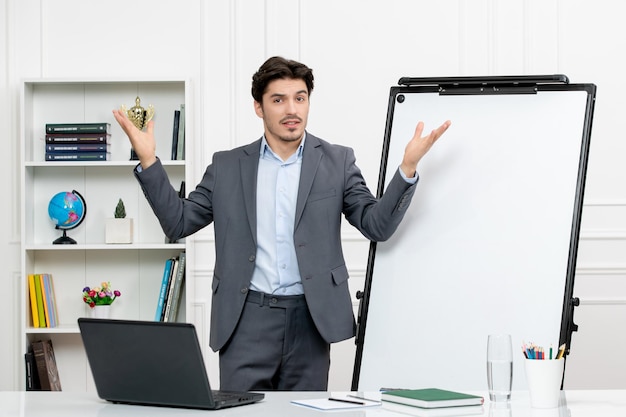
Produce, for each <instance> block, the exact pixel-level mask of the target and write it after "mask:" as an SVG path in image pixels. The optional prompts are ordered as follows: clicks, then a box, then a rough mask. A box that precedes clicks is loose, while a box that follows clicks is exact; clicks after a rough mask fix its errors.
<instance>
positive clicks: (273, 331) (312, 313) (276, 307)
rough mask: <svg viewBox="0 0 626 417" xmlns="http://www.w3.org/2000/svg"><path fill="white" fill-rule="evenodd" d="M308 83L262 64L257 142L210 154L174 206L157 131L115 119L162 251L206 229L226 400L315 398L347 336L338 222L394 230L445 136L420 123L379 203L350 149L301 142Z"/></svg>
mask: <svg viewBox="0 0 626 417" xmlns="http://www.w3.org/2000/svg"><path fill="white" fill-rule="evenodd" d="M312 90H313V72H312V70H311V69H310V68H308V67H307V66H305V65H304V64H301V63H299V62H295V61H290V60H286V59H284V58H281V57H272V58H270V59H268V60H267V61H266V62H265V63H264V64H263V65H262V66H261V67H260V68H259V70H258V71H257V72H256V73H255V74H254V76H253V78H252V96H253V98H254V107H255V112H256V114H257V115H258V116H259V117H260V118H261V119H263V126H264V135H263V136H262V137H261V138H260V139H258V140H257V141H255V142H253V143H251V144H249V145H246V146H242V147H239V148H236V149H232V150H230V151H225V152H217V153H215V154H214V155H213V161H212V163H211V165H210V166H209V167H208V168H207V169H206V172H205V174H204V177H203V179H202V181H201V182H200V183H199V184H198V185H197V186H196V189H195V190H194V191H192V192H191V193H189V196H188V197H187V198H180V197H179V196H178V194H177V192H176V190H175V189H174V188H173V187H172V186H171V184H170V182H169V179H168V177H167V174H166V173H165V170H164V169H163V167H162V165H161V163H160V161H159V159H158V158H157V157H156V154H155V142H154V136H153V129H154V124H153V122H150V123H149V124H148V127H147V129H146V131H145V132H143V131H139V130H138V129H137V128H135V127H134V126H133V125H132V123H131V122H130V121H129V120H128V118H127V117H126V115H125V114H124V113H123V112H121V111H119V110H114V111H113V113H114V116H115V118H116V120H117V121H118V123H119V124H120V125H121V126H122V128H123V129H124V131H125V132H126V134H127V135H128V137H129V139H130V141H131V145H132V147H133V149H134V150H135V152H136V154H137V156H138V157H139V165H138V166H137V167H136V169H135V176H136V178H137V179H138V181H139V183H140V184H141V187H142V188H143V190H144V193H145V195H146V198H147V200H148V202H149V204H150V205H151V207H152V209H153V210H154V213H155V214H156V216H157V217H158V219H159V221H160V224H161V226H162V228H163V230H164V232H165V234H166V235H167V236H168V237H169V238H170V239H174V240H176V239H179V238H182V237H184V236H188V235H190V234H192V233H194V232H196V231H198V230H200V229H202V228H203V227H205V226H207V225H208V224H210V223H211V222H213V224H214V231H215V250H216V260H215V272H214V277H213V285H212V290H213V297H212V306H211V333H210V345H211V348H212V349H214V350H215V351H217V350H219V352H220V389H222V390H320V391H325V390H326V389H327V385H328V371H329V366H330V344H331V343H333V342H338V341H341V340H344V339H348V338H350V337H353V336H354V335H355V327H356V326H355V320H354V315H353V312H352V302H351V298H350V294H349V291H348V270H347V268H346V265H345V261H344V258H343V253H342V248H341V217H342V215H343V216H345V218H346V219H347V220H348V221H349V222H350V224H352V225H353V226H354V227H356V228H357V229H358V230H359V231H361V233H363V235H364V236H366V237H367V238H368V239H370V240H372V241H383V240H386V239H388V238H389V237H390V236H391V235H392V234H393V233H394V231H395V230H396V229H397V227H398V225H399V224H400V221H401V220H402V218H403V216H404V213H405V212H406V209H407V207H408V206H409V203H410V201H411V198H412V196H413V193H414V192H415V184H416V182H417V173H416V168H417V163H418V162H419V160H420V159H421V158H422V157H423V156H424V155H425V154H426V152H427V151H428V150H429V149H430V147H431V146H432V145H433V143H434V142H435V141H436V140H437V139H438V138H439V137H440V136H441V135H442V134H443V133H444V132H445V131H446V129H447V128H448V127H449V125H450V122H449V121H447V122H445V123H444V124H442V125H441V126H440V127H439V128H437V129H435V130H433V131H432V132H431V133H430V134H428V135H425V136H423V137H422V131H423V128H424V125H423V123H421V122H420V123H418V124H417V127H416V129H415V134H414V136H413V138H412V139H411V140H410V141H409V142H408V145H407V147H406V150H405V154H404V157H403V160H402V163H401V165H400V167H399V169H398V171H397V172H396V174H395V175H394V177H393V179H392V180H391V182H390V183H389V185H388V186H387V189H386V191H385V193H384V195H383V196H382V198H380V199H376V198H375V197H374V196H373V195H372V193H371V192H370V190H369V189H368V188H367V186H366V184H365V181H364V179H363V177H362V175H361V172H360V170H359V168H358V167H357V166H356V164H355V156H354V152H353V150H352V149H350V148H347V147H343V146H339V145H333V144H330V143H328V142H326V141H324V140H322V139H320V138H317V137H315V136H313V135H312V134H311V133H309V132H307V131H305V128H306V125H307V118H308V113H309V99H310V95H311V92H312Z"/></svg>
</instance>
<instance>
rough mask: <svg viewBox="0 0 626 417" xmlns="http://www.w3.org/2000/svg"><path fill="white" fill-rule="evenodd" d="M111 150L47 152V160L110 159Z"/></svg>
mask: <svg viewBox="0 0 626 417" xmlns="http://www.w3.org/2000/svg"><path fill="white" fill-rule="evenodd" d="M110 156H111V154H110V153H109V152H80V151H78V152H46V161H108V160H109V158H110Z"/></svg>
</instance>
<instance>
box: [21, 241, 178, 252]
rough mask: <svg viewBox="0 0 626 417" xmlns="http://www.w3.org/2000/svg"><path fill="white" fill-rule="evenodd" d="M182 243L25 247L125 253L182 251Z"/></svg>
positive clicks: (26, 247) (42, 249)
mask: <svg viewBox="0 0 626 417" xmlns="http://www.w3.org/2000/svg"><path fill="white" fill-rule="evenodd" d="M185 247H186V245H185V244H184V243H130V244H106V243H102V244H87V245H80V244H76V245H53V244H49V245H25V246H24V250H26V251H32V252H34V251H96V250H104V251H116V250H119V251H127V250H166V251H170V250H172V249H178V250H184V249H185Z"/></svg>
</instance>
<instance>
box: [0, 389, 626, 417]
mask: <svg viewBox="0 0 626 417" xmlns="http://www.w3.org/2000/svg"><path fill="white" fill-rule="evenodd" d="M477 394H480V395H483V396H485V395H486V393H482V392H480V393H477ZM327 396H328V394H327V393H324V392H268V393H266V397H265V400H263V401H262V402H260V403H256V404H251V405H245V406H240V407H234V408H229V409H224V410H220V411H203V410H187V409H178V408H165V407H145V406H133V405H123V404H110V403H107V402H105V401H102V400H100V399H99V398H97V397H96V395H95V394H87V393H70V392H33V391H30V392H17V391H15V392H13V391H4V392H0V416H2V417H44V416H45V417H107V416H110V417H123V416H133V417H141V416H146V417H160V416H199V415H211V416H220V417H221V416H242V417H243V416H245V417H261V416H263V417H269V416H278V417H283V416H284V417H315V416H317V417H320V416H323V415H324V414H333V415H335V416H337V415H340V416H341V417H402V416H404V417H406V414H399V413H395V412H391V411H389V410H385V408H384V405H383V406H381V407H374V408H361V409H352V410H345V411H319V410H315V409H311V408H305V407H299V406H296V405H293V404H290V402H289V401H290V400H292V399H304V398H326V397H327ZM486 398H488V396H487V397H486ZM207 413H208V414H207ZM483 416H489V417H527V416H529V417H600V416H601V417H618V416H619V417H624V416H626V390H597V391H566V392H564V393H563V398H562V405H561V406H560V407H559V408H554V409H547V410H541V409H532V408H530V405H529V399H528V393H527V392H525V391H519V392H514V393H513V395H512V399H511V402H510V407H508V408H504V409H502V408H494V407H493V404H491V403H490V402H489V401H485V406H484V410H483Z"/></svg>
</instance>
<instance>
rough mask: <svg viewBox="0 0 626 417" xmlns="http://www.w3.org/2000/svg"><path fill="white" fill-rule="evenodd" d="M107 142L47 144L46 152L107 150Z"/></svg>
mask: <svg viewBox="0 0 626 417" xmlns="http://www.w3.org/2000/svg"><path fill="white" fill-rule="evenodd" d="M109 148H110V147H109V145H108V144H107V143H74V144H70V143H64V144H47V145H46V152H109V151H110V149H109Z"/></svg>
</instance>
